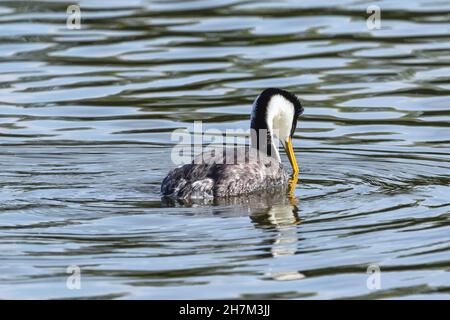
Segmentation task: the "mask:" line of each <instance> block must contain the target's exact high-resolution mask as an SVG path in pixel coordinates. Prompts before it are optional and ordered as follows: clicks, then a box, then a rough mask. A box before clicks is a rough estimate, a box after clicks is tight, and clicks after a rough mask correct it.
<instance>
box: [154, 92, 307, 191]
mask: <svg viewBox="0 0 450 320" xmlns="http://www.w3.org/2000/svg"><path fill="white" fill-rule="evenodd" d="M303 111H304V109H303V106H302V104H301V103H300V100H299V99H298V97H297V96H296V95H295V94H293V93H291V92H289V91H286V90H283V89H279V88H268V89H265V90H263V91H262V92H261V93H260V94H259V95H258V96H257V97H256V99H255V101H254V102H253V106H252V111H251V117H250V131H251V134H250V145H247V146H244V147H238V146H233V147H228V148H223V149H221V150H219V151H217V150H213V151H211V152H204V153H202V154H200V155H198V156H197V157H196V158H195V159H194V160H193V161H192V162H191V163H189V164H184V165H182V166H179V167H177V168H175V169H173V170H171V171H170V172H169V173H168V174H167V176H166V177H165V178H164V180H163V181H162V184H161V194H162V196H163V197H170V198H175V199H205V198H213V199H214V198H228V197H235V196H240V195H244V194H251V193H254V192H257V191H263V190H265V191H267V190H274V189H276V188H279V187H284V186H286V185H288V182H289V181H291V182H292V181H294V183H295V184H296V182H297V175H298V172H299V167H298V164H297V160H296V158H295V154H294V149H293V146H292V137H293V134H294V132H295V130H296V127H297V119H298V117H299V116H300V115H301V114H303ZM278 142H281V144H282V146H283V147H284V149H285V151H286V154H287V157H288V159H289V162H290V164H291V166H292V170H293V173H292V178H291V180H289V174H288V173H287V172H286V170H285V169H284V168H283V165H282V163H281V158H280V154H279V151H278V147H277V146H278ZM230 154H231V156H230ZM230 159H231V161H230ZM238 159H240V160H238Z"/></svg>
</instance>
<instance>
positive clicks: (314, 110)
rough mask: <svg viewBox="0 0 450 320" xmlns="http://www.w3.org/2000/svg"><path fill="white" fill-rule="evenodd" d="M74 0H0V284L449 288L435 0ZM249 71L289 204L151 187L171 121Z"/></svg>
mask: <svg viewBox="0 0 450 320" xmlns="http://www.w3.org/2000/svg"><path fill="white" fill-rule="evenodd" d="M79 3H80V5H81V14H82V20H81V24H82V25H81V29H80V30H69V29H67V28H66V18H67V14H66V8H67V5H68V4H69V3H68V2H64V1H45V2H43V1H42V2H41V1H0V168H1V169H0V261H1V263H0V298H94V297H96V298H124V299H134V298H139V299H141V298H145V299H164V298H172V299H181V298H184V299H188V298H207V299H211V298H213V299H215V298H313V299H314V298H321V299H339V298H408V299H417V298H433V299H434V298H436V299H448V298H450V295H449V293H450V273H449V271H450V149H449V147H450V58H449V57H450V13H449V12H450V2H449V1H419V0H416V1H411V0H409V1H403V0H402V1H378V2H376V5H378V6H379V7H380V8H381V10H382V11H381V18H382V20H381V29H379V30H369V29H368V28H367V25H366V18H367V16H368V15H367V13H366V9H367V7H368V5H370V4H373V2H372V1H317V0H316V1H232V0H218V1H206V0H198V1H181V0H180V1H175V0H174V1H137V0H127V1H87V0H86V1H80V2H79ZM70 4H72V3H70ZM266 87H280V88H284V89H287V90H290V91H292V92H294V93H296V94H297V95H298V96H299V97H300V99H301V101H302V103H303V105H304V107H305V113H304V115H303V116H302V117H301V119H300V120H299V125H298V128H297V130H296V132H295V139H294V147H295V151H296V154H297V158H298V161H299V164H300V168H301V173H300V176H299V181H298V185H297V188H296V190H295V196H296V197H297V199H298V203H297V204H296V205H292V204H291V203H290V202H289V201H287V200H286V198H285V197H284V196H283V195H279V197H264V195H259V196H257V197H256V198H251V199H247V200H245V201H244V200H236V201H234V202H225V203H216V204H214V205H195V206H183V205H173V204H171V205H167V204H166V203H164V202H162V201H161V199H160V195H159V185H160V182H161V181H162V179H163V178H164V176H165V174H166V173H167V171H168V170H169V169H170V168H172V167H174V166H175V165H174V164H173V163H172V162H171V161H170V154H171V150H172V147H173V145H174V143H175V142H174V141H172V140H171V132H172V131H173V130H174V129H177V128H187V129H188V130H191V129H192V126H193V121H194V120H202V121H203V129H204V130H207V129H210V128H215V129H220V130H225V129H227V128H229V129H238V128H242V129H247V128H248V127H249V121H248V120H249V113H250V107H251V103H252V101H253V100H254V98H255V97H256V96H257V95H258V94H259V93H260V91H261V90H262V89H264V88H266ZM282 156H283V162H284V163H285V164H286V165H288V162H287V159H286V157H285V155H284V154H283V155H282ZM371 264H375V265H377V266H379V268H380V270H381V274H380V280H381V283H380V288H379V289H371V288H368V287H367V285H366V282H367V279H368V274H367V273H366V271H367V268H368V266H369V265H371ZM71 265H75V266H79V267H80V270H81V289H80V290H70V289H69V288H67V286H66V280H67V277H68V276H70V274H68V273H67V267H68V266H71Z"/></svg>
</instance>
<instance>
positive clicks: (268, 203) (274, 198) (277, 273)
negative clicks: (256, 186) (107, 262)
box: [163, 176, 304, 280]
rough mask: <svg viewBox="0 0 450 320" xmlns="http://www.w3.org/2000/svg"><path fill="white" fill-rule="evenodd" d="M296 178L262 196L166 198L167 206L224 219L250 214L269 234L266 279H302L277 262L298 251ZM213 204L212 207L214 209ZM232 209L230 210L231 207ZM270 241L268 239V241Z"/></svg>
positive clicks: (294, 271) (259, 227) (259, 226)
mask: <svg viewBox="0 0 450 320" xmlns="http://www.w3.org/2000/svg"><path fill="white" fill-rule="evenodd" d="M296 184H297V177H296V176H294V177H291V180H290V183H289V185H288V186H287V187H284V188H279V189H273V190H264V191H262V192H259V193H254V194H249V195H245V196H241V197H232V198H227V199H206V200H205V199H201V200H194V199H189V200H173V199H163V203H165V205H167V206H193V207H194V206H199V207H205V208H209V209H210V210H211V213H212V214H217V215H221V216H222V215H225V216H230V215H232V216H243V215H248V216H249V217H250V219H251V221H252V222H253V224H254V226H255V227H256V228H258V229H261V230H264V232H267V233H268V235H269V237H268V238H269V239H270V240H269V241H270V254H271V256H272V257H273V258H274V259H273V261H272V265H271V267H270V270H268V272H267V273H266V278H269V279H273V280H299V279H302V278H304V275H303V274H302V273H300V272H298V271H297V270H286V269H285V268H283V266H282V265H278V262H279V261H280V260H282V259H281V258H282V257H287V256H293V255H295V254H296V252H297V247H298V241H299V240H298V234H297V225H298V224H300V223H301V220H300V217H299V209H298V200H297V199H296V197H295V195H294V189H295V186H296ZM211 205H212V206H211ZM230 206H232V207H233V210H232V211H230V210H229V207H230ZM224 208H225V209H224ZM265 241H267V240H265Z"/></svg>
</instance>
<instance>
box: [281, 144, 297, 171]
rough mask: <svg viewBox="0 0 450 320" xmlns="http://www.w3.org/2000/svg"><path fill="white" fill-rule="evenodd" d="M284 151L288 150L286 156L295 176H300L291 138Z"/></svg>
mask: <svg viewBox="0 0 450 320" xmlns="http://www.w3.org/2000/svg"><path fill="white" fill-rule="evenodd" d="M284 149H285V150H286V154H287V156H288V159H289V162H290V163H291V166H292V170H294V174H298V172H299V169H298V165H297V159H295V154H294V148H292V139H291V138H288V141H286V143H285V145H284Z"/></svg>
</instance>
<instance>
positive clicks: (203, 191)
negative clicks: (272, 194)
mask: <svg viewBox="0 0 450 320" xmlns="http://www.w3.org/2000/svg"><path fill="white" fill-rule="evenodd" d="M227 155H228V156H230V155H231V156H232V157H233V156H234V159H233V160H231V161H230V160H228V161H227V160H226V157H227ZM199 157H200V158H201V159H199V158H197V159H195V160H194V161H193V162H192V163H190V164H186V165H183V166H181V167H178V168H175V169H174V170H172V171H171V172H169V174H168V175H167V177H166V178H165V179H164V181H163V182H162V186H161V191H162V193H163V194H164V195H166V196H174V197H176V198H182V199H185V198H193V199H195V198H206V197H230V196H237V195H240V194H246V193H252V192H255V191H258V190H262V189H264V190H265V189H271V188H275V187H278V186H282V185H284V184H286V182H287V181H288V178H289V175H288V173H287V172H286V171H285V170H284V169H283V165H282V164H281V163H280V162H278V161H274V158H273V157H270V156H268V155H267V154H264V153H262V152H259V151H258V150H257V149H254V148H249V147H236V148H226V149H224V152H223V153H218V154H215V155H211V154H209V153H204V154H202V155H200V156H199ZM237 159H243V160H244V161H236V160H237ZM230 162H232V163H230Z"/></svg>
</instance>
